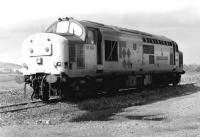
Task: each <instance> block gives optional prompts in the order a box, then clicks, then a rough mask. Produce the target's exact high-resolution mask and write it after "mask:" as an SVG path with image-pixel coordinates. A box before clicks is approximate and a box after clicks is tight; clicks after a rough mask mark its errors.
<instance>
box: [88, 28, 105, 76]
mask: <svg viewBox="0 0 200 137" xmlns="http://www.w3.org/2000/svg"><path fill="white" fill-rule="evenodd" d="M101 41H102V36H101V32H100V30H99V29H98V28H91V27H88V28H87V36H86V44H85V63H86V68H87V70H90V71H95V73H96V71H98V69H102V64H103V62H102V46H101Z"/></svg>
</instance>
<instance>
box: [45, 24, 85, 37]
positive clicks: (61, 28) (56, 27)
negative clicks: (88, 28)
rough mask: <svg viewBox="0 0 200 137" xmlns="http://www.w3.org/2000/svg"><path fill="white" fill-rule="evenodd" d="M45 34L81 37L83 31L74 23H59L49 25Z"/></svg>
mask: <svg viewBox="0 0 200 137" xmlns="http://www.w3.org/2000/svg"><path fill="white" fill-rule="evenodd" d="M46 32H47V33H60V34H64V33H70V34H74V35H77V36H81V35H82V33H83V29H82V27H81V26H80V25H79V24H77V23H75V22H71V23H70V22H69V21H60V22H57V23H54V24H53V25H51V26H50V27H49V28H48V29H47V30H46Z"/></svg>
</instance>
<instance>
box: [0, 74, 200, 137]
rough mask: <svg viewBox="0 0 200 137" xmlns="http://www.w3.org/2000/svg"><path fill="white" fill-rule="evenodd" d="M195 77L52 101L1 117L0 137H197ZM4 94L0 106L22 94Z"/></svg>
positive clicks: (198, 85) (199, 110)
mask: <svg viewBox="0 0 200 137" xmlns="http://www.w3.org/2000/svg"><path fill="white" fill-rule="evenodd" d="M199 75H200V74H199V73H197V74H186V75H185V76H184V77H183V79H182V83H181V85H179V86H177V87H164V88H156V89H151V90H150V89H146V90H144V91H142V93H138V92H134V91H133V92H134V93H129V94H126V95H119V96H115V97H101V98H97V99H88V100H83V101H79V102H54V103H51V104H48V105H46V106H44V107H40V108H34V109H29V110H26V111H21V112H17V113H8V114H1V115H0V126H1V127H0V134H1V137H27V136H29V137H44V136H48V137H66V136H69V137H102V136H105V137H129V136H130V137H140V136H142V137H143V136H144V137H146V136H148V137H154V136H158V137H169V136H170V137H198V136H200V101H199V100H200V80H199ZM194 83H195V84H194ZM6 94H7V95H6V96H5V94H0V103H2V102H5V100H6V98H9V100H12V97H13V98H20V96H21V95H22V92H21V93H19V94H16V95H12V94H10V93H6ZM9 94H10V96H9ZM15 96H17V97H15ZM2 97H4V101H3V99H2ZM21 97H22V96H21ZM7 102H9V101H7Z"/></svg>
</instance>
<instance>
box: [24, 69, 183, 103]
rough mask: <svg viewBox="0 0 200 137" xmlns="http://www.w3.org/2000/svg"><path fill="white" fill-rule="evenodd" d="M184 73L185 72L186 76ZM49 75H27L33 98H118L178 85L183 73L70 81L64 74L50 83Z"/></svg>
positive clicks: (44, 99) (120, 75) (114, 75)
mask: <svg viewBox="0 0 200 137" xmlns="http://www.w3.org/2000/svg"><path fill="white" fill-rule="evenodd" d="M182 73H184V72H182ZM48 75H49V74H45V73H38V74H34V75H26V76H25V83H26V84H29V85H30V87H32V88H33V93H32V96H31V98H32V99H33V98H36V99H39V98H40V99H41V100H43V101H48V100H49V98H50V97H51V96H59V97H61V98H77V99H78V98H80V97H85V96H93V95H95V94H97V93H98V92H100V91H104V92H107V93H109V94H114V93H115V92H117V91H118V90H119V89H124V88H138V89H142V88H143V87H145V86H151V87H154V86H159V85H165V86H166V85H169V84H173V85H177V84H178V83H179V82H180V79H181V73H177V72H170V73H169V72H167V73H142V72H140V73H138V74H135V73H134V72H132V74H119V73H112V74H105V75H96V76H84V77H74V78H72V77H69V76H67V75H66V74H64V73H62V74H60V75H56V77H57V81H56V82H55V83H49V82H47V80H46V77H47V76H48Z"/></svg>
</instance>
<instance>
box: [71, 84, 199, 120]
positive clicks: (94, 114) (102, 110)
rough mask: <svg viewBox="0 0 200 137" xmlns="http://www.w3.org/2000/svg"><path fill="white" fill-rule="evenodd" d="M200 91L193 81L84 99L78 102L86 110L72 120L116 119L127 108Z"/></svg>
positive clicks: (138, 117) (135, 118) (81, 108)
mask: <svg viewBox="0 0 200 137" xmlns="http://www.w3.org/2000/svg"><path fill="white" fill-rule="evenodd" d="M199 91H200V87H199V86H197V85H195V84H194V83H192V84H183V85H178V86H176V87H172V86H169V87H164V88H154V89H144V90H143V91H140V92H138V91H137V92H136V91H135V90H131V91H129V92H125V94H122V93H120V95H115V96H113V97H100V98H96V99H89V100H84V101H81V102H77V106H78V108H79V109H80V110H83V111H85V112H84V113H83V114H80V115H77V116H75V117H73V118H72V119H71V120H70V122H82V121H109V120H114V118H113V116H115V115H116V114H117V113H119V112H123V111H124V109H125V108H128V107H133V106H140V105H146V104H151V103H155V102H158V101H163V100H167V99H170V98H175V97H180V96H186V95H190V94H193V93H196V92H199ZM144 117H147V116H146V115H145V116H141V115H132V116H131V117H125V118H128V119H129V118H130V119H134V120H142V119H144ZM151 120H154V119H151ZM158 120H163V119H162V118H158V119H157V118H155V121H158Z"/></svg>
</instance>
